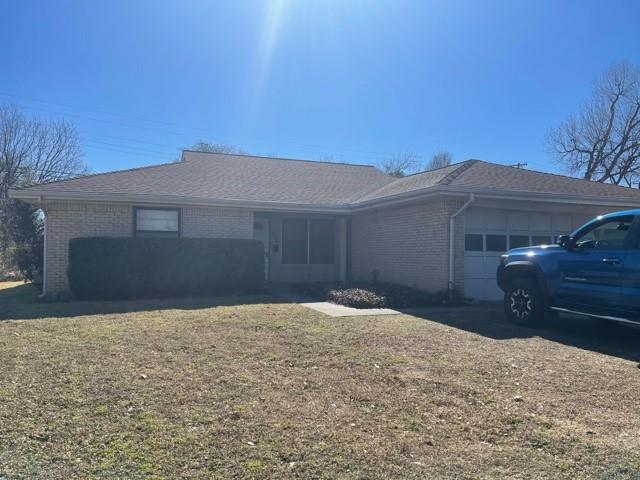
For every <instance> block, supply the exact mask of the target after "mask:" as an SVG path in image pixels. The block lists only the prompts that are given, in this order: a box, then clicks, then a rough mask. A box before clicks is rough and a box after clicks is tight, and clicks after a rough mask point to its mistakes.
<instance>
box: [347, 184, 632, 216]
mask: <svg viewBox="0 0 640 480" xmlns="http://www.w3.org/2000/svg"><path fill="white" fill-rule="evenodd" d="M469 193H473V194H475V195H476V197H478V198H486V199H496V200H520V201H523V200H524V201H536V202H543V203H564V204H577V205H594V206H620V207H636V208H637V207H638V206H640V197H639V198H638V200H633V199H616V198H603V197H597V196H587V195H566V194H559V193H540V192H522V191H517V190H496V189H491V188H476V187H460V186H452V185H433V186H430V187H426V188H421V189H417V190H412V191H410V192H404V193H400V194H396V195H391V196H387V197H381V198H376V199H371V200H367V201H365V202H359V203H355V204H352V211H363V210H370V209H373V208H383V207H388V206H392V205H395V204H400V203H406V202H410V201H415V200H418V199H423V198H429V197H432V196H435V195H448V196H460V197H462V196H466V195H468V194H469Z"/></svg>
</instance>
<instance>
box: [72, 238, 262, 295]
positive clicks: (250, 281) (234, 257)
mask: <svg viewBox="0 0 640 480" xmlns="http://www.w3.org/2000/svg"><path fill="white" fill-rule="evenodd" d="M68 277H69V285H70V287H71V291H72V292H73V294H74V296H75V297H76V298H79V299H83V300H119V299H135V298H154V297H156V298H157V297H180V296H200V295H211V294H217V293H237V292H255V291H258V290H260V289H261V288H262V286H263V283H264V250H263V246H262V243H260V242H259V241H257V240H241V239H226V238H111V237H90V238H75V239H73V240H71V241H70V242H69V270H68Z"/></svg>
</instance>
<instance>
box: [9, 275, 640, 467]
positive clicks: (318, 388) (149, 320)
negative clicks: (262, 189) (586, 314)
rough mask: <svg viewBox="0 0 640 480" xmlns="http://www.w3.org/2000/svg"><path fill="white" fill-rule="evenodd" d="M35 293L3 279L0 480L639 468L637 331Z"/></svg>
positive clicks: (483, 316)
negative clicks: (42, 297)
mask: <svg viewBox="0 0 640 480" xmlns="http://www.w3.org/2000/svg"><path fill="white" fill-rule="evenodd" d="M0 288H1V287H0ZM30 288H31V287H29V286H15V285H14V286H13V287H11V288H5V289H4V290H0V304H3V307H0V308H4V313H3V315H4V316H5V318H7V319H8V320H6V321H0V365H1V366H2V367H1V369H0V426H1V428H0V478H9V479H14V478H19V479H22V478H24V479H27V478H29V479H31V478H46V479H69V478H110V479H113V478H133V479H139V478H140V479H142V478H145V479H152V478H154V479H161V478H164V479H175V478H190V479H191V478H193V479H195V478H198V479H200V478H203V479H204V478H207V479H208V478H363V479H364V478H398V479H400V478H402V479H407V478H470V479H471V478H478V479H481V478H535V479H543V478H554V479H555V478H571V479H580V478H602V479H611V478H621V479H622V478H624V479H632V478H633V479H635V478H640V473H639V472H640V438H639V437H640V370H638V369H637V368H636V363H635V360H637V358H634V355H635V352H636V351H637V350H636V348H637V345H638V339H639V338H640V335H638V333H637V332H636V331H633V330H629V329H624V330H619V329H613V330H611V331H602V330H601V329H600V328H599V327H596V326H594V325H592V324H583V323H576V322H573V323H572V322H568V323H566V324H563V325H562V326H561V327H549V328H547V329H544V330H537V331H523V330H521V329H517V328H515V327H511V326H509V325H507V324H506V323H504V322H503V320H502V317H501V316H500V315H497V314H496V313H495V312H492V311H486V312H484V313H466V314H460V313H458V314H437V315H436V314H430V315H427V316H428V317H429V320H425V319H420V318H417V317H413V316H409V315H402V316H384V317H357V318H330V317H326V316H323V315H322V314H320V313H316V312H313V311H310V310H307V309H305V308H303V307H300V306H297V305H293V304H286V303H277V302H275V301H273V300H272V299H269V298H268V297H262V298H252V299H226V300H225V302H224V303H227V305H226V306H222V305H218V306H216V305H217V304H218V303H220V302H216V301H215V300H199V301H183V302H169V301H167V302H161V303H160V304H159V305H155V304H154V303H153V302H146V303H140V302H131V303H119V304H114V303H111V304H109V303H104V304H82V303H77V304H73V303H72V304H64V305H62V304H61V305H54V306H52V305H46V304H39V305H38V304H31V303H29V300H30V299H31V298H32V296H33V291H32V290H31V289H30ZM234 300H235V301H241V302H244V301H246V302H247V303H246V304H244V305H233V303H234ZM123 310H125V311H127V310H128V311H129V312H128V313H118V312H122V311H123ZM52 311H53V312H55V315H56V317H47V315H52V314H51V313H49V314H48V313H47V312H52ZM2 312H3V310H0V314H2ZM37 317H45V318H37ZM12 318H20V319H21V320H12Z"/></svg>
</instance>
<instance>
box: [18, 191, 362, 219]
mask: <svg viewBox="0 0 640 480" xmlns="http://www.w3.org/2000/svg"><path fill="white" fill-rule="evenodd" d="M9 197H10V198H15V199H18V200H23V201H25V202H28V203H33V204H36V203H37V204H42V203H45V202H55V201H67V202H68V201H82V202H99V203H126V204H135V205H175V206H193V207H226V208H247V209H251V210H268V211H274V210H277V211H280V210H284V211H291V212H310V213H339V214H346V213H349V212H350V208H349V206H348V205H331V204H304V203H291V202H270V201H250V200H239V199H238V200H234V199H214V198H201V197H184V196H178V195H145V194H121V193H117V194H115V193H88V192H81V193H78V192H44V191H42V192H38V191H35V190H34V189H33V188H31V189H29V191H25V190H10V191H9Z"/></svg>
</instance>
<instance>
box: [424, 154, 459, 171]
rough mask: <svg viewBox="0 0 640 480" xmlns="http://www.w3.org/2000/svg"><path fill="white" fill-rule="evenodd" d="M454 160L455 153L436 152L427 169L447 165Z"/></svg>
mask: <svg viewBox="0 0 640 480" xmlns="http://www.w3.org/2000/svg"><path fill="white" fill-rule="evenodd" d="M452 162H453V155H451V154H450V153H449V152H445V151H441V152H438V153H435V154H434V155H433V157H431V160H429V163H428V164H427V170H435V169H436V168H442V167H447V166H449V165H451V163H452Z"/></svg>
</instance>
